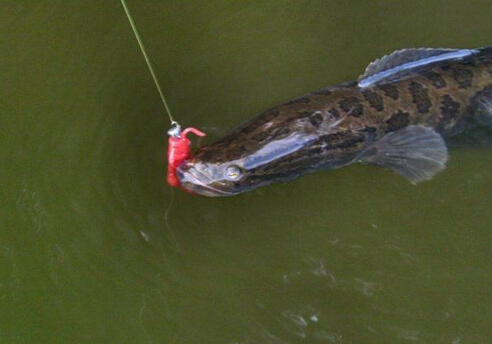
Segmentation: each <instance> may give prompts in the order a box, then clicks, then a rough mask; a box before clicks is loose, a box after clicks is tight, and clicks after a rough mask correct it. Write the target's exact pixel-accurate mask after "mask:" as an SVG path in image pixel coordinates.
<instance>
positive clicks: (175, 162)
mask: <svg viewBox="0 0 492 344" xmlns="http://www.w3.org/2000/svg"><path fill="white" fill-rule="evenodd" d="M173 129H175V130H176V131H173ZM188 133H193V134H195V135H197V136H205V133H203V132H201V131H200V130H198V129H195V128H191V127H190V128H186V129H185V130H183V131H182V132H181V133H180V132H179V126H176V127H175V128H171V130H170V131H169V147H168V149H167V183H168V184H169V185H170V186H173V187H177V186H180V185H181V184H180V182H179V179H178V177H177V176H176V168H177V167H178V166H179V165H181V163H182V162H183V161H185V160H186V159H188V158H189V157H190V145H191V141H190V140H189V139H188V138H187V137H186V135H187V134H188Z"/></svg>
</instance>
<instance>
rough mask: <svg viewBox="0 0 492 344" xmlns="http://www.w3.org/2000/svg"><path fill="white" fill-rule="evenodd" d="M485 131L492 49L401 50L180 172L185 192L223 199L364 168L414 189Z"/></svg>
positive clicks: (274, 114)
mask: <svg viewBox="0 0 492 344" xmlns="http://www.w3.org/2000/svg"><path fill="white" fill-rule="evenodd" d="M491 125H492V47H486V48H479V49H428V48H420V49H404V50H400V51H396V52H394V53H392V54H390V55H387V56H384V57H382V58H381V59H378V60H376V61H374V62H373V63H371V64H370V65H369V66H368V67H367V68H366V71H365V73H364V74H363V75H362V76H361V77H360V78H359V79H358V80H357V81H354V82H347V83H343V84H340V85H336V86H332V87H329V88H326V89H322V90H320V91H317V92H314V93H311V94H309V95H307V96H304V97H300V98H297V99H294V100H291V101H289V102H287V103H284V104H281V105H279V106H276V107H273V108H271V109H269V110H266V111H264V112H263V113H261V114H259V115H257V116H256V117H254V118H252V119H251V120H249V121H247V122H246V123H244V124H242V125H240V126H239V127H237V128H236V129H235V130H233V131H232V132H230V133H229V134H227V135H226V136H224V137H222V138H221V139H219V140H217V141H216V142H214V143H212V144H210V145H208V146H205V147H202V148H201V149H199V150H198V151H197V152H196V153H195V155H194V157H193V158H191V159H189V160H187V161H185V162H184V163H182V164H181V165H180V166H179V167H178V169H177V175H178V178H179V180H180V182H181V184H182V185H183V187H185V188H186V189H189V190H191V191H194V192H196V193H198V194H202V195H206V196H229V195H235V194H238V193H241V192H245V191H248V190H251V189H254V188H257V187H260V186H265V185H268V184H271V183H274V182H280V181H288V180H292V179H294V178H296V177H298V176H300V175H302V174H304V173H307V172H314V171H318V170H327V169H334V168H339V167H342V166H345V165H348V164H352V163H356V162H361V163H366V164H373V165H379V166H382V167H386V168H389V169H391V170H393V171H395V172H396V173H398V174H400V175H402V176H404V177H405V178H407V179H408V180H409V181H410V182H411V183H414V184H415V183H418V182H421V181H424V180H429V179H431V178H432V177H433V176H434V175H436V174H437V173H438V172H439V171H441V170H443V169H444V168H445V167H446V162H447V160H448V149H447V146H446V143H445V141H444V139H445V138H449V137H452V136H455V135H458V134H460V133H462V132H463V131H465V130H469V129H473V128H476V127H479V126H491Z"/></svg>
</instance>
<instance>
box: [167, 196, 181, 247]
mask: <svg viewBox="0 0 492 344" xmlns="http://www.w3.org/2000/svg"><path fill="white" fill-rule="evenodd" d="M170 196H171V197H170V200H169V204H168V206H167V208H166V211H165V212H164V224H165V225H166V227H167V229H168V230H169V241H170V242H171V244H168V246H169V247H170V248H171V249H172V250H174V251H175V252H179V251H180V249H179V244H178V241H177V240H176V236H175V235H174V231H173V229H172V227H171V225H169V213H170V211H171V208H172V207H173V204H174V189H171V195H170Z"/></svg>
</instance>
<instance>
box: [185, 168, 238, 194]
mask: <svg viewBox="0 0 492 344" xmlns="http://www.w3.org/2000/svg"><path fill="white" fill-rule="evenodd" d="M176 175H177V177H178V179H179V182H180V183H181V186H182V187H183V188H185V189H187V190H189V191H192V192H195V193H197V194H199V195H203V196H209V197H220V196H232V195H234V194H235V193H233V192H230V191H226V190H221V189H219V188H217V187H216V186H212V185H211V184H212V183H214V182H213V181H212V180H211V179H210V178H209V177H207V176H206V175H205V174H203V173H201V172H200V171H198V169H196V168H195V167H194V166H193V164H192V163H189V162H186V161H185V162H183V163H182V164H181V165H179V167H178V168H177V169H176ZM215 184H217V183H216V182H215Z"/></svg>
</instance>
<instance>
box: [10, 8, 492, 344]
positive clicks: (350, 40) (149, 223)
mask: <svg viewBox="0 0 492 344" xmlns="http://www.w3.org/2000/svg"><path fill="white" fill-rule="evenodd" d="M128 5H129V7H130V9H131V10H132V12H133V15H134V17H135V21H136V23H137V26H138V27H139V29H140V31H141V35H142V37H143V39H144V41H145V43H146V45H147V49H148V51H149V54H150V55H151V59H152V60H153V62H154V65H155V67H156V70H157V74H158V77H159V79H160V80H161V82H162V83H163V86H164V87H163V88H164V91H165V93H166V95H167V97H168V98H169V102H170V105H171V108H172V109H173V111H174V114H175V116H176V117H177V119H178V120H179V121H180V122H181V123H182V124H183V125H195V126H197V127H199V128H201V129H204V130H205V131H207V132H208V133H209V137H208V138H207V140H212V139H214V138H217V137H218V136H220V135H222V134H224V133H225V132H226V131H227V130H229V129H230V128H231V127H233V126H234V125H236V124H238V123H240V122H241V121H244V120H246V119H248V118H250V117H251V116H253V115H254V114H255V113H257V112H259V111H260V110H262V109H265V108H267V107H269V106H272V105H275V104H277V103H279V102H281V101H285V100H288V99H290V98H292V97H295V96H299V95H302V94H304V93H307V92H309V91H313V90H316V89H319V88H322V87H324V86H327V85H330V84H334V83H338V82H342V81H346V80H352V79H355V78H356V77H357V76H358V75H359V74H360V73H361V72H362V71H363V70H364V68H365V66H366V65H367V64H368V63H369V62H370V61H371V60H373V59H375V58H376V57H380V56H382V55H383V54H385V53H389V52H391V51H393V50H395V49H398V48H403V47H412V46H435V47H440V46H443V47H478V46H483V45H490V44H492V26H491V24H490V16H491V13H492V3H491V2H489V1H467V2H465V1H341V0H340V1H299V0H290V1H277V0H270V1H239V0H237V1H218V0H216V1H191V0H188V1H181V0H180V1H178V0H175V1H145V2H142V1H140V2H139V1H129V3H128ZM0 8H1V10H0V47H1V50H0V85H1V86H0V128H1V129H0V159H1V160H0V162H1V167H0V175H1V184H0V191H1V194H0V196H1V198H0V202H1V207H0V212H1V217H0V224H1V229H0V343H15V344H17V343H166V344H167V343H169V344H174V343H178V344H188V343H211V344H219V343H224V344H236V343H237V344H257V343H258V344H260V343H261V344H263V343H273V344H281V343H282V344H283V343H391V344H394V343H449V344H464V343H492V289H491V284H492V253H491V251H492V249H491V248H492V199H491V192H492V173H491V172H492V159H491V158H492V151H491V150H490V149H484V148H460V149H457V150H454V151H453V152H452V156H451V160H450V163H449V167H448V169H447V170H446V171H445V172H444V173H442V174H440V175H439V176H438V177H437V178H435V179H434V180H433V181H431V182H428V183H423V184H421V185H418V186H417V187H414V186H412V185H410V184H409V183H408V182H406V181H405V180H403V179H402V178H400V177H398V176H396V175H394V174H392V173H390V172H387V171H384V170H382V169H378V168H375V167H370V166H352V167H349V168H344V169H340V170H337V171H333V172H329V173H318V174H314V175H310V176H306V177H303V178H301V179H299V180H297V181H295V182H293V183H289V184H285V185H275V186H272V187H268V188H264V189H261V190H258V191H256V192H252V193H249V194H244V195H241V196H238V197H233V198H224V199H210V198H202V197H193V196H190V195H188V194H185V193H184V192H181V191H179V190H177V191H176V192H175V199H174V204H173V206H172V208H171V210H170V212H169V218H168V225H166V218H165V211H166V209H167V208H168V206H169V204H170V199H171V193H170V190H169V188H168V187H167V186H166V185H165V180H164V171H165V161H164V156H165V148H166V147H165V141H166V136H165V132H166V130H167V126H168V122H167V119H166V118H165V115H164V114H163V109H162V104H161V103H160V100H159V98H158V94H157V92H156V90H155V87H154V85H153V83H152V80H151V78H150V76H149V73H148V71H147V69H146V66H145V64H144V60H143V58H142V56H141V54H140V51H139V50H138V46H137V44H136V41H135V39H134V37H133V35H132V33H131V31H130V27H129V25H128V22H127V20H126V18H125V16H124V12H123V10H122V7H121V5H120V4H119V2H118V1H117V0H111V1H109V0H107V1H90V2H89V1H61V0H60V1H34V0H33V1H24V0H22V1H19V0H11V1H5V0H2V1H0Z"/></svg>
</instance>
